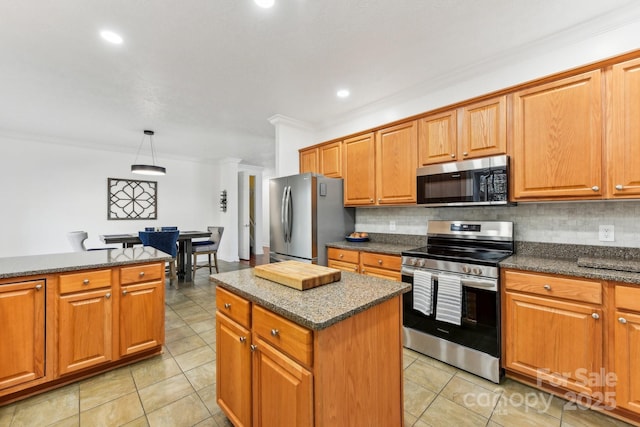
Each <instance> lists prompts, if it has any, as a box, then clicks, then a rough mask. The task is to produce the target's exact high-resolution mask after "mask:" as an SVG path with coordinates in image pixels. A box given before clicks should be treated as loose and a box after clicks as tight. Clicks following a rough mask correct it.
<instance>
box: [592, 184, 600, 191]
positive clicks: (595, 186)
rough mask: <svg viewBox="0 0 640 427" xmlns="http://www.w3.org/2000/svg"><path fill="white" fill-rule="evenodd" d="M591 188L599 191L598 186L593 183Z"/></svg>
mask: <svg viewBox="0 0 640 427" xmlns="http://www.w3.org/2000/svg"><path fill="white" fill-rule="evenodd" d="M591 189H592V190H593V191H600V187H598V186H597V185H594V186H593V187H591Z"/></svg>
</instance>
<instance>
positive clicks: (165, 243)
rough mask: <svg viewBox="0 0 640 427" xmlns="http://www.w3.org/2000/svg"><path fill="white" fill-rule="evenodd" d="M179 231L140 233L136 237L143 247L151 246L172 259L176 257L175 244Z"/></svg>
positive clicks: (176, 249)
mask: <svg viewBox="0 0 640 427" xmlns="http://www.w3.org/2000/svg"><path fill="white" fill-rule="evenodd" d="M179 234H180V231H178V230H174V231H140V232H138V237H140V241H141V242H142V244H143V245H144V246H151V247H153V248H156V249H158V250H160V251H162V252H166V253H168V254H169V255H171V257H172V258H175V257H176V254H177V252H178V248H177V246H176V243H177V242H178V235H179Z"/></svg>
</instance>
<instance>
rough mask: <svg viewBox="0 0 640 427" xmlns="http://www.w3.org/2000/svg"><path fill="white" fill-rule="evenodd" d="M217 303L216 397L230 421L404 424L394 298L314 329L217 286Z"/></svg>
mask: <svg viewBox="0 0 640 427" xmlns="http://www.w3.org/2000/svg"><path fill="white" fill-rule="evenodd" d="M216 308H217V313H216V353H217V354H216V393H217V403H218V405H219V406H220V408H221V409H222V410H223V412H224V413H225V414H226V416H227V417H228V418H229V420H230V421H231V423H232V424H233V425H234V426H235V427H241V426H255V427H259V426H260V427H272V426H278V427H307V426H308V427H312V426H317V427H330V426H331V427H332V426H336V425H381V426H382V425H385V426H386V425H389V426H390V425H394V426H395V425H402V338H401V336H400V325H401V299H400V297H397V298H395V299H393V300H389V301H386V302H384V303H382V304H379V305H378V306H375V307H372V308H369V309H368V310H366V311H364V312H361V313H359V314H357V315H354V316H353V317H350V318H347V319H345V320H343V321H342V322H339V323H337V324H335V325H332V326H330V327H328V328H326V329H323V330H320V331H311V330H309V329H307V328H305V327H302V326H300V325H298V324H296V323H294V322H291V321H290V320H288V319H285V318H283V317H281V316H280V315H278V314H276V313H273V312H271V311H269V310H266V309H264V308H262V307H260V306H258V305H255V304H252V303H250V302H249V301H248V300H246V299H244V298H242V297H240V296H238V295H236V294H234V293H232V292H229V291H227V290H225V289H222V288H220V287H218V288H217V290H216ZM354 331H359V332H358V333H357V334H356V333H354ZM357 349H360V350H361V351H363V352H364V354H366V355H367V357H366V358H363V356H361V355H360V354H359V353H358V352H359V351H360V350H357Z"/></svg>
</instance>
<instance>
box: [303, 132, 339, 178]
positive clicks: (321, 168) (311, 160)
mask: <svg viewBox="0 0 640 427" xmlns="http://www.w3.org/2000/svg"><path fill="white" fill-rule="evenodd" d="M299 156H300V173H307V172H312V173H319V174H321V175H324V176H326V177H329V178H342V141H336V142H329V143H326V144H322V145H320V146H314V147H312V148H304V149H302V150H300V151H299Z"/></svg>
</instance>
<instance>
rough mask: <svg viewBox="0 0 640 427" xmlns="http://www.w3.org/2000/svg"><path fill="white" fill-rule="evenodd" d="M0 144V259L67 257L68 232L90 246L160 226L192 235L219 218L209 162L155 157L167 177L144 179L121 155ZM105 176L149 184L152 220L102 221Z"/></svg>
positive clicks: (10, 139) (2, 140)
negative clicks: (81, 235)
mask: <svg viewBox="0 0 640 427" xmlns="http://www.w3.org/2000/svg"><path fill="white" fill-rule="evenodd" d="M0 147H1V148H0V180H1V181H2V187H1V189H0V200H1V205H0V224H1V225H2V229H3V233H2V238H1V239H0V257H8V256H21V255H33V254H47V253H58V252H69V251H71V246H70V245H69V243H68V241H67V237H66V233H67V232H68V231H73V230H85V231H87V232H88V233H89V239H88V240H87V242H86V243H87V246H89V247H97V246H103V243H102V242H101V241H100V240H99V238H98V236H99V235H100V234H115V233H133V232H137V231H139V230H141V229H143V228H144V227H145V226H153V227H160V226H164V225H177V226H178V227H180V228H181V229H185V230H186V229H192V230H193V229H196V230H200V229H206V226H207V225H214V224H217V223H218V221H219V215H218V213H219V210H218V187H219V181H220V177H219V168H217V167H216V166H215V165H207V164H202V163H196V162H188V161H181V160H172V159H165V158H162V156H160V157H159V159H158V164H161V165H162V166H165V167H166V168H167V175H165V176H159V177H151V178H148V177H144V176H142V175H133V174H131V172H130V166H131V163H132V162H133V160H134V157H135V156H133V155H129V154H123V153H114V152H108V151H99V150H94V149H85V148H81V147H77V146H68V145H61V144H54V143H51V142H48V141H35V140H33V139H32V138H31V139H23V138H21V137H16V136H7V135H0ZM107 178H126V179H141V180H151V181H157V182H158V219H157V220H153V221H152V220H118V221H113V220H111V221H109V220H107ZM234 179H235V175H234ZM231 240H232V239H227V241H228V242H229V243H230V241H231ZM227 241H225V240H223V242H222V244H221V252H222V250H223V249H224V248H225V245H226V244H227ZM225 253H226V251H225ZM236 253H237V251H236ZM221 259H225V258H223V257H221Z"/></svg>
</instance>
